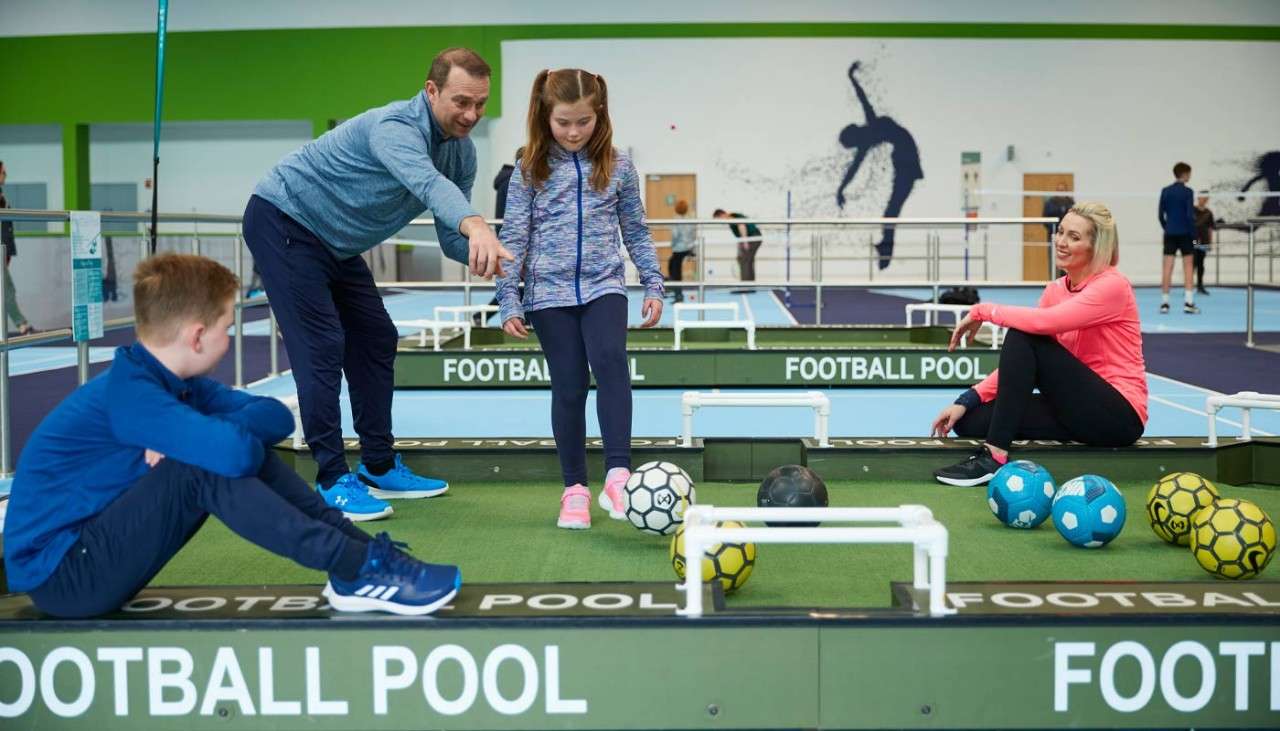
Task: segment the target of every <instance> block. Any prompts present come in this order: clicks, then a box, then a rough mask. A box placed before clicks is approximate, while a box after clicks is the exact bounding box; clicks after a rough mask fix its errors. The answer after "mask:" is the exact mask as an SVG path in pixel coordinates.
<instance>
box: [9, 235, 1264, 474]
mask: <svg viewBox="0 0 1280 731" xmlns="http://www.w3.org/2000/svg"><path fill="white" fill-rule="evenodd" d="M69 219H70V212H69V211H53V210H49V211H44V210H23V209H4V210H0V220H6V221H35V222H52V223H65V222H67V221H69ZM102 220H103V221H104V222H105V223H111V222H118V223H128V224H138V223H144V222H148V221H149V220H150V213H147V212H120V211H110V212H103V213H102ZM158 221H159V222H160V223H161V224H162V225H163V224H168V225H169V226H168V227H169V228H170V229H172V225H173V224H186V223H190V224H195V225H196V229H197V230H196V231H194V232H183V233H181V234H178V233H173V232H171V231H165V230H164V229H163V228H162V229H161V231H160V232H159V233H158V234H157V237H158V239H160V240H164V239H167V238H169V237H183V238H184V240H185V237H189V238H190V241H189V245H188V244H185V243H184V244H182V248H183V250H186V251H190V252H191V253H194V254H201V253H203V251H204V250H205V249H207V248H212V247H215V246H218V247H220V246H225V245H226V244H231V245H232V249H233V251H232V252H228V253H231V256H230V257H228V258H230V259H232V260H233V263H232V266H233V268H234V270H235V272H236V274H237V275H239V276H241V277H242V279H247V276H246V275H247V272H246V271H245V269H246V262H245V255H244V249H245V247H244V242H243V236H242V233H241V225H242V221H241V217H240V216H236V215H211V214H199V213H176V214H175V213H161V214H159V216H158ZM432 223H434V221H433V220H432V219H418V220H415V221H414V222H413V224H418V225H421V224H432ZM489 223H491V224H497V223H500V220H498V219H490V220H489ZM648 223H649V224H650V225H653V226H670V225H673V224H694V225H700V226H712V227H721V226H725V225H726V224H727V223H728V221H727V220H726V219H714V218H712V219H650V220H649V221H648ZM734 223H754V224H757V225H761V226H776V227H782V228H784V229H785V233H779V234H778V236H779V237H782V236H784V235H785V236H787V237H788V238H787V239H786V240H787V241H789V240H790V239H789V236H790V231H791V229H792V228H793V227H795V228H796V229H797V230H808V231H817V230H819V228H820V227H824V226H827V227H840V228H852V229H862V230H865V231H868V232H870V230H871V229H874V228H878V227H884V226H892V227H895V228H898V229H900V230H906V229H914V230H917V231H920V230H923V231H925V232H930V231H931V229H933V228H941V229H946V228H955V229H956V230H959V231H965V232H970V231H979V232H983V233H982V236H983V238H982V239H981V240H980V241H979V242H978V243H976V244H975V247H981V248H975V249H974V251H975V252H980V253H975V254H974V255H973V256H974V257H976V259H978V260H981V261H983V262H985V259H986V240H985V232H986V231H987V230H989V229H991V228H994V227H999V226H1019V225H1024V224H1027V225H1050V226H1052V225H1053V224H1054V220H1053V219H1051V218H1043V217H1032V218H977V219H972V218H960V217H935V218H913V219H906V218H903V219H892V218H848V219H846V218H814V219H786V218H751V219H734ZM204 224H212V226H211V228H214V229H217V228H219V227H225V228H226V229H227V230H226V231H216V230H215V231H210V230H207V229H206V230H204V231H203V232H202V231H201V230H200V226H202V225H204ZM725 234H726V236H727V235H728V234H727V231H726V232H725ZM127 235H129V234H119V236H120V237H122V238H123V237H126V236H127ZM928 235H929V236H930V237H931V238H930V239H929V242H928V246H927V248H926V251H925V255H924V256H923V257H916V259H917V260H927V262H928V265H927V271H928V272H929V275H928V276H927V277H925V278H924V279H915V280H906V279H894V280H893V284H894V285H895V286H921V287H926V288H929V289H931V290H932V292H933V294H934V299H935V300H936V299H937V296H938V294H939V293H940V291H941V289H942V288H943V287H947V286H956V285H961V284H965V283H966V282H967V281H968V278H967V277H966V278H963V279H962V278H944V277H942V276H941V272H942V269H941V263H942V262H943V261H949V260H959V259H961V258H963V259H965V261H966V262H967V261H968V258H969V243H968V239H967V236H968V234H967V233H966V241H965V242H960V243H956V242H950V241H948V242H945V243H944V242H942V241H941V239H940V238H939V237H938V236H937V235H934V234H932V233H930V234H928ZM49 236H50V237H60V238H65V237H66V233H65V231H63V232H60V233H55V232H50V233H49ZM202 237H203V238H202ZM138 239H139V241H138V258H139V259H144V258H146V257H147V256H149V255H150V250H151V248H152V246H153V245H154V244H155V243H156V241H153V240H152V239H150V238H149V237H148V236H147V235H138ZM404 242H406V240H405V239H402V238H398V237H397V238H394V239H391V240H389V242H388V243H404ZM412 243H416V244H421V243H423V242H412ZM779 243H783V241H782V240H781V239H780V240H779ZM905 243H906V242H905V241H904V240H903V238H902V237H899V249H900V252H899V253H898V254H897V255H895V257H894V259H895V261H898V260H903V259H904V258H905V257H904V256H903V254H905V253H906V252H905V251H903V250H902V249H903V245H904V244H905ZM953 243H956V247H957V248H956V249H954V251H959V247H960V246H961V245H963V248H964V254H963V256H961V255H960V254H958V253H956V254H949V253H945V252H944V251H943V249H944V247H951V246H952V244H953ZM698 246H699V248H698V251H699V254H700V258H699V261H700V262H702V263H700V264H699V274H698V277H697V279H695V280H690V281H686V282H672V283H670V285H671V286H673V287H677V286H678V287H686V288H689V287H692V288H697V290H698V291H699V294H700V295H701V296H700V301H703V302H705V290H706V289H707V288H717V287H734V286H741V285H742V284H750V285H751V286H760V287H777V288H786V287H794V286H799V287H806V288H811V289H812V290H813V291H814V293H815V298H816V307H815V315H816V317H815V321H816V323H817V324H821V322H822V316H823V306H822V300H823V290H824V287H833V286H834V287H855V288H866V287H876V286H883V284H884V282H875V281H872V279H873V277H872V276H868V278H867V279H854V278H842V277H841V276H828V275H826V274H824V263H823V262H824V259H829V260H830V261H837V260H839V259H841V257H840V256H839V254H838V252H836V251H834V250H835V249H837V248H839V247H834V246H830V247H828V244H824V239H823V238H822V236H815V237H812V239H811V250H810V261H809V269H810V271H809V272H808V274H809V280H808V281H801V280H795V279H793V278H791V277H790V271H791V270H790V247H789V246H783V247H779V248H781V249H783V250H784V251H786V252H787V253H786V256H787V261H788V269H787V273H788V275H787V276H786V277H783V278H775V279H773V280H760V281H756V282H750V283H744V282H741V281H740V280H738V279H736V278H730V279H726V280H723V281H721V280H712V279H710V278H709V277H708V276H707V271H706V268H705V266H706V261H707V257H706V256H705V254H707V253H708V252H709V251H710V250H711V248H712V245H709V244H708V243H707V242H706V241H705V239H702V240H700V242H699V245H698ZM716 246H718V245H716ZM859 246H861V244H859ZM724 248H725V249H726V250H728V249H732V248H734V247H733V245H732V244H727V245H726V246H725V247H724ZM827 248H831V249H832V251H827V250H826V249H827ZM867 251H868V252H872V253H869V254H868V255H867V257H865V258H866V260H867V262H868V264H869V271H870V272H871V274H872V275H874V267H873V266H870V264H871V263H872V262H874V261H875V257H874V254H873V252H874V249H873V247H870V246H869V245H868V246H867ZM948 251H953V250H952V249H949V248H948ZM462 269H463V271H464V274H463V279H462V281H461V282H459V283H441V282H429V283H424V282H404V281H392V282H379V283H378V285H379V286H381V287H403V288H436V287H439V288H453V289H457V288H460V289H462V292H463V302H464V303H465V304H466V305H470V304H471V295H472V289H482V290H488V289H491V288H492V283H489V282H482V281H480V280H477V279H473V278H472V277H471V275H470V274H469V273H466V268H465V267H462ZM1049 274H1051V273H1050V272H1046V277H1048V276H1049ZM981 278H982V279H984V280H985V275H984V276H983V277H981ZM970 283H971V282H970ZM984 286H1031V287H1039V286H1043V281H1041V282H1007V283H1006V282H999V283H997V282H993V281H984ZM4 289H5V287H4V282H3V279H2V278H0V321H4V324H5V325H7V321H5V316H6V313H5V298H4V294H5V292H4ZM487 294H488V293H487V292H486V295H487ZM1250 301H1252V299H1250ZM264 306H265V307H268V312H270V310H269V304H268V302H267V299H266V297H261V296H260V297H253V298H249V297H247V296H246V294H245V292H244V291H240V292H238V293H237V296H236V305H235V322H234V325H233V334H234V341H233V342H234V345H233V358H234V361H233V363H234V384H235V385H236V386H237V387H240V386H243V385H245V381H244V341H243V336H244V310H245V309H246V308H252V307H264ZM132 323H133V319H132V318H119V319H115V320H110V321H108V322H107V323H106V328H107V329H109V330H114V329H121V328H128V327H130V326H132ZM267 324H268V328H269V333H270V338H269V341H270V345H269V350H270V362H271V374H272V375H276V374H278V373H279V353H278V347H279V346H278V342H279V341H278V338H277V337H276V333H277V324H276V321H275V318H274V317H273V316H269V317H268V318H267ZM1250 331H1251V329H1250ZM69 336H70V330H69V329H68V328H61V329H57V330H52V331H46V332H43V333H40V334H37V335H32V336H23V337H15V338H10V337H8V334H7V327H0V477H3V476H6V475H8V474H10V473H11V471H12V464H13V459H12V454H11V452H10V444H11V441H12V436H11V433H10V424H9V412H10V406H9V404H10V401H9V399H10V393H9V385H10V384H9V379H8V374H9V370H8V366H9V360H8V353H9V351H11V350H14V349H17V348H24V347H30V346H36V345H46V344H50V343H54V342H57V341H65V340H66V339H67V338H68V337H69ZM76 345H77V364H78V371H79V375H80V380H81V382H83V381H84V380H87V378H88V374H89V343H87V342H81V343H77V344H76Z"/></svg>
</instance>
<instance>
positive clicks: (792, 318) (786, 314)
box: [769, 287, 800, 326]
mask: <svg viewBox="0 0 1280 731" xmlns="http://www.w3.org/2000/svg"><path fill="white" fill-rule="evenodd" d="M769 296H770V297H772V298H773V303H774V304H776V305H777V306H778V309H779V310H781V311H782V316H783V317H785V318H787V319H788V320H790V321H791V324H792V325H793V326H794V325H799V324H800V321H799V320H797V319H796V316H795V315H793V314H791V310H788V309H787V306H786V305H784V304H782V300H780V299H778V290H776V289H774V288H772V287H770V288H769Z"/></svg>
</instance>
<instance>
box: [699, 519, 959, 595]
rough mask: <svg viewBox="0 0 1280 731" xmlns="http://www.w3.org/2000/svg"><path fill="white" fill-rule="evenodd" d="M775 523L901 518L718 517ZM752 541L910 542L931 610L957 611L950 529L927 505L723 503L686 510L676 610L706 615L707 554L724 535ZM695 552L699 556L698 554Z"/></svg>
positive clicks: (917, 581)
mask: <svg viewBox="0 0 1280 731" xmlns="http://www.w3.org/2000/svg"><path fill="white" fill-rule="evenodd" d="M722 520H738V521H743V522H746V521H769V522H771V523H796V522H809V523H811V522H847V523H896V524H897V525H896V526H893V527H884V526H880V527H866V526H862V527H856V526H842V527H832V528H824V527H787V528H782V527H772V528H770V527H747V528H721V527H717V526H716V521H722ZM726 540H728V541H733V542H735V543H736V542H749V543H909V544H911V546H912V579H911V584H912V586H914V587H915V588H916V589H928V590H929V615H930V616H933V617H942V616H946V615H948V614H955V613H956V610H955V609H951V608H948V607H947V605H946V592H947V529H946V528H945V527H944V526H943V525H942V524H941V523H939V522H938V521H937V520H935V519H934V517H933V513H932V512H930V511H929V509H928V508H926V507H924V506H923V505H899V506H898V507H896V508H717V507H715V506H713V505H691V506H689V508H688V509H687V510H685V513H684V546H685V565H686V566H688V569H687V570H686V571H685V580H684V583H683V584H677V585H676V589H677V590H678V591H684V593H685V602H684V608H683V609H677V610H676V614H679V615H681V616H685V617H701V616H702V570H701V568H702V556H704V555H705V553H706V550H707V549H708V548H710V547H711V546H714V545H715V544H716V543H719V542H721V541H726ZM695 556H696V557H697V558H695Z"/></svg>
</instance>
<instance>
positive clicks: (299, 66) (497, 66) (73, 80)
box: [0, 23, 1280, 129]
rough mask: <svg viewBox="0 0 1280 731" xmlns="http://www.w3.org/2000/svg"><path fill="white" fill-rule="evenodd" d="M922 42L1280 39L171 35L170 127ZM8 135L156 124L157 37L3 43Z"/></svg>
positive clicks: (466, 30)
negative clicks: (655, 64) (490, 73)
mask: <svg viewBox="0 0 1280 731" xmlns="http://www.w3.org/2000/svg"><path fill="white" fill-rule="evenodd" d="M702 37H716V38H733V37H758V38H775V37H797V38H803V37H815V38H833V37H835V38H839V37H850V38H855V37H872V38H877V37H878V38H886V37H912V38H1082V39H1113V40H1135V39H1140V40H1222V41H1270V42H1275V41H1280V27H1275V26H1264V27H1245V26H1175V25H1051V24H981V23H768V24H751V23H722V24H673V25H664V24H627V25H563V26H552V25H536V26H492V27H480V26H468V27H417V28H337V29H299V30H266V31H227V32H221V31H219V32H192V33H170V34H169V36H168V42H167V44H166V51H165V52H166V61H165V76H166V83H165V107H164V117H165V119H166V120H228V119H239V120H248V119H255V120H256V119H311V120H321V121H319V122H317V123H316V124H317V126H318V127H319V128H321V129H323V128H324V127H323V121H322V120H328V119H335V118H344V117H349V116H352V115H354V114H356V113H359V112H361V111H364V110H365V109H368V108H370V107H373V106H377V105H380V104H385V103H386V102H388V101H390V100H393V99H401V98H405V97H408V96H409V95H410V94H411V93H413V90H415V89H417V88H419V86H421V84H422V81H423V79H424V77H425V75H426V67H427V63H428V61H429V60H430V58H431V57H432V56H433V55H435V53H437V52H438V51H440V50H441V49H443V48H446V47H448V46H468V47H471V48H474V49H476V50H477V51H478V52H480V54H481V55H483V56H484V57H485V58H486V59H487V60H488V61H489V62H490V63H491V64H493V66H494V70H495V75H494V86H493V96H492V100H491V103H490V108H489V114H491V115H493V116H497V115H499V114H501V112H502V109H501V98H502V95H501V93H500V92H501V78H502V77H501V62H502V58H501V53H500V49H501V43H502V42H503V41H507V40H530V39H569V38H702ZM0 57H3V58H4V59H5V65H6V67H7V68H9V69H11V70H13V71H12V72H10V73H5V74H0V99H4V100H5V102H6V103H5V104H3V105H0V124H53V123H58V124H62V123H86V122H88V123H103V122H146V121H150V120H151V117H152V109H153V104H154V101H153V99H154V83H155V82H154V65H155V37H154V35H153V34H149V33H132V34H116V35H78V36H39V37H25V38H5V39H2V40H0Z"/></svg>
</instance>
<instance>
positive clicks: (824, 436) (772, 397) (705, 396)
mask: <svg viewBox="0 0 1280 731" xmlns="http://www.w3.org/2000/svg"><path fill="white" fill-rule="evenodd" d="M708 406H807V407H809V408H811V409H813V438H814V439H816V440H817V441H818V446H819V447H829V446H831V440H830V438H829V435H828V430H827V424H828V421H829V420H830V417H831V399H829V398H827V395H826V394H825V393H822V392H821V391H800V392H788V391H777V392H772V393H722V392H720V391H685V392H684V394H682V395H681V397H680V413H681V416H682V417H683V422H684V430H683V432H682V433H681V435H680V446H682V447H692V446H693V412H695V411H697V410H698V409H700V408H706V407H708Z"/></svg>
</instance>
